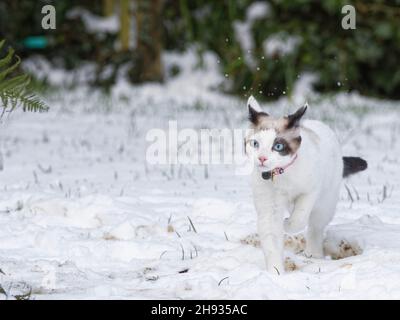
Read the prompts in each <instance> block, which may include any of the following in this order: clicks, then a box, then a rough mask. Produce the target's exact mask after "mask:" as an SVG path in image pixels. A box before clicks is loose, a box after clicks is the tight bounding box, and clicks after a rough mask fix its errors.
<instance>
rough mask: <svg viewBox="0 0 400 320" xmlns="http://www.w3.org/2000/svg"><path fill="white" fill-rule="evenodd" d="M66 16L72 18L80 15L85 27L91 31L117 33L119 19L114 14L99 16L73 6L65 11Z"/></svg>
mask: <svg viewBox="0 0 400 320" xmlns="http://www.w3.org/2000/svg"><path fill="white" fill-rule="evenodd" d="M67 17H68V18H73V19H75V18H78V17H81V18H82V21H83V23H84V24H85V28H86V29H87V30H88V31H89V32H91V33H99V32H109V33H117V32H118V31H119V19H118V16H117V15H116V14H114V15H111V16H109V17H101V16H97V15H95V14H93V13H91V12H90V11H88V10H86V9H83V8H74V9H72V10H69V11H68V12H67Z"/></svg>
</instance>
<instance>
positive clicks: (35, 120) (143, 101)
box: [0, 53, 400, 299]
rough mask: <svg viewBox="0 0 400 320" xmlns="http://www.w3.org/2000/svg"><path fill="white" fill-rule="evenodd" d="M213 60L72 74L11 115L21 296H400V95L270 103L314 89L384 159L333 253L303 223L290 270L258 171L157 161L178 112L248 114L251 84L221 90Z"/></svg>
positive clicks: (12, 269)
mask: <svg viewBox="0 0 400 320" xmlns="http://www.w3.org/2000/svg"><path fill="white" fill-rule="evenodd" d="M205 61H206V66H208V69H206V70H199V69H193V68H192V67H193V66H195V65H196V59H195V57H194V55H193V53H188V54H186V55H184V56H180V55H174V54H168V55H167V56H166V63H167V66H169V65H171V64H180V65H183V70H182V73H181V74H180V75H179V76H178V77H176V78H173V79H169V80H168V81H167V83H166V84H165V85H159V84H146V85H142V86H137V87H131V86H129V85H128V84H126V83H124V82H123V81H122V80H121V81H120V83H119V84H118V85H117V86H116V87H115V88H114V89H113V91H112V93H111V96H109V97H107V96H104V95H102V94H101V93H99V92H97V91H93V90H91V89H87V88H85V87H84V86H81V87H79V88H76V89H73V90H69V91H66V90H61V91H57V92H55V93H51V94H49V95H48V96H47V97H46V100H47V102H48V103H49V105H50V106H51V110H50V112H49V113H47V114H27V113H25V114H24V113H19V112H16V113H14V114H13V115H12V116H11V117H9V118H5V119H3V123H2V125H1V126H2V128H1V143H2V154H3V162H4V169H3V171H2V172H0V270H1V271H0V285H1V287H2V288H3V289H4V291H5V292H6V294H7V295H8V297H9V298H11V297H12V296H15V295H24V294H28V295H29V294H30V298H33V299H60V298H61V299H71V298H78V299H84V298H86V299H87V298H89V299H96V298H98V299H100V298H102V299H117V298H124V299H125V298H128V299H150V298H153V299H167V298H171V299H241V298H243V299H276V298H278V299H281V298H282V299H326V298H334V299H349V298H355V299H358V298H378V299H382V298H391V299H393V298H396V299H399V298H400V172H399V159H398V158H399V156H400V140H399V139H398V138H399V135H400V121H399V120H400V112H399V110H398V108H397V109H396V107H397V106H396V103H394V102H388V101H379V100H372V99H366V98H363V97H360V96H358V95H356V94H352V95H346V94H339V95H335V96H333V97H319V96H317V95H310V96H307V97H305V96H302V95H301V90H298V91H296V92H295V95H294V97H293V98H292V99H286V98H285V99H280V100H279V101H278V102H275V103H271V104H266V105H264V107H266V108H267V109H268V111H270V112H271V113H273V114H281V113H285V112H287V111H288V110H293V109H294V108H295V107H298V106H299V105H298V104H299V103H302V102H304V100H305V99H308V102H309V104H310V112H309V114H308V117H309V118H316V119H320V120H323V121H326V122H327V123H329V124H330V125H331V127H332V128H334V129H335V131H336V132H337V134H338V136H339V138H340V140H341V141H342V143H343V149H344V153H345V154H346V155H354V156H362V157H364V158H365V159H367V160H368V163H369V168H368V170H367V171H365V172H363V173H361V174H359V175H356V176H354V177H352V178H351V179H349V180H347V181H345V185H346V186H345V185H344V186H343V188H342V194H341V200H340V203H339V205H338V208H337V214H336V217H335V219H334V221H333V222H332V224H331V225H330V226H329V228H328V230H327V240H326V253H327V257H326V259H324V260H320V259H309V258H306V257H305V256H304V255H302V253H301V247H302V245H303V243H302V241H301V239H300V238H298V239H294V238H291V239H289V238H288V240H287V246H288V250H287V252H286V255H287V257H288V260H287V262H288V263H287V267H288V272H287V273H286V274H285V275H281V276H277V275H271V274H268V273H267V272H266V271H265V269H264V259H263V255H262V252H261V250H260V248H259V247H258V243H257V237H256V236H255V235H254V234H255V231H256V213H255V210H254V207H253V203H252V198H251V192H250V185H249V179H248V177H246V176H238V175H235V174H234V173H235V168H234V167H233V166H222V165H218V166H209V167H204V166H183V165H176V166H154V165H148V164H147V163H146V161H145V152H146V147H147V146H148V142H146V140H145V135H146V133H147V131H148V130H149V129H151V128H157V127H160V128H166V127H167V125H168V121H169V120H178V126H179V127H180V128H196V129H200V128H225V127H228V128H242V127H243V128H244V127H246V126H247V121H246V116H247V115H246V109H245V105H244V100H241V99H239V98H234V97H232V96H226V95H223V94H220V93H219V92H218V91H217V90H213V89H212V88H213V87H215V86H216V85H217V84H218V83H219V82H220V81H221V76H219V75H218V73H217V72H216V69H217V64H218V63H217V61H216V59H214V58H213V57H212V56H207V57H206V59H205ZM29 67H32V68H33V66H29V64H28V65H27V66H26V68H29ZM41 68H44V66H43V65H42V66H41ZM53 75H55V77H58V80H59V83H61V82H62V80H63V79H65V81H66V80H67V79H70V78H68V75H66V74H63V73H62V72H60V71H57V70H54V73H53ZM60 77H61V78H60ZM56 80H57V79H56ZM70 80H71V79H70ZM72 81H73V80H72ZM300 87H301V86H300ZM329 256H331V257H329ZM337 258H341V259H337ZM0 292H1V288H0ZM2 297H3V298H5V295H1V294H0V298H2Z"/></svg>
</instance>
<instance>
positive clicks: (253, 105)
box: [247, 96, 268, 125]
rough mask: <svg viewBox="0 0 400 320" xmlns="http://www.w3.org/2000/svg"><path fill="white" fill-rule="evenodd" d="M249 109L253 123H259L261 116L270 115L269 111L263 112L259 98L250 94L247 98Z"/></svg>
mask: <svg viewBox="0 0 400 320" xmlns="http://www.w3.org/2000/svg"><path fill="white" fill-rule="evenodd" d="M247 109H248V110H249V120H250V122H251V123H253V124H255V125H257V124H258V120H259V118H260V116H268V113H266V112H263V111H262V109H261V107H260V105H259V104H258V102H257V100H256V99H255V98H254V97H253V96H250V97H249V99H248V100H247Z"/></svg>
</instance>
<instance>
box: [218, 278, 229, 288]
mask: <svg viewBox="0 0 400 320" xmlns="http://www.w3.org/2000/svg"><path fill="white" fill-rule="evenodd" d="M226 279H229V277H225V278H222V279H221V280H220V281H219V282H218V287H219V286H220V285H221V283H222V282H223V281H224V280H226Z"/></svg>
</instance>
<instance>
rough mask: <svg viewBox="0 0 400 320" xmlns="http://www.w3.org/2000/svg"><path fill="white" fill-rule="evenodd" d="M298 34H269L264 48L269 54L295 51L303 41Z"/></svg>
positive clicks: (286, 53) (284, 53) (285, 53)
mask: <svg viewBox="0 0 400 320" xmlns="http://www.w3.org/2000/svg"><path fill="white" fill-rule="evenodd" d="M301 41H302V40H301V38H300V37H298V36H288V35H286V34H284V33H277V34H274V35H271V36H269V37H268V38H267V39H265V40H264V42H263V49H264V52H265V54H266V55H267V56H269V57H272V56H274V55H281V56H285V55H288V54H290V53H291V52H293V51H294V50H295V49H296V48H297V46H298V45H299V44H300V43H301Z"/></svg>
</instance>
